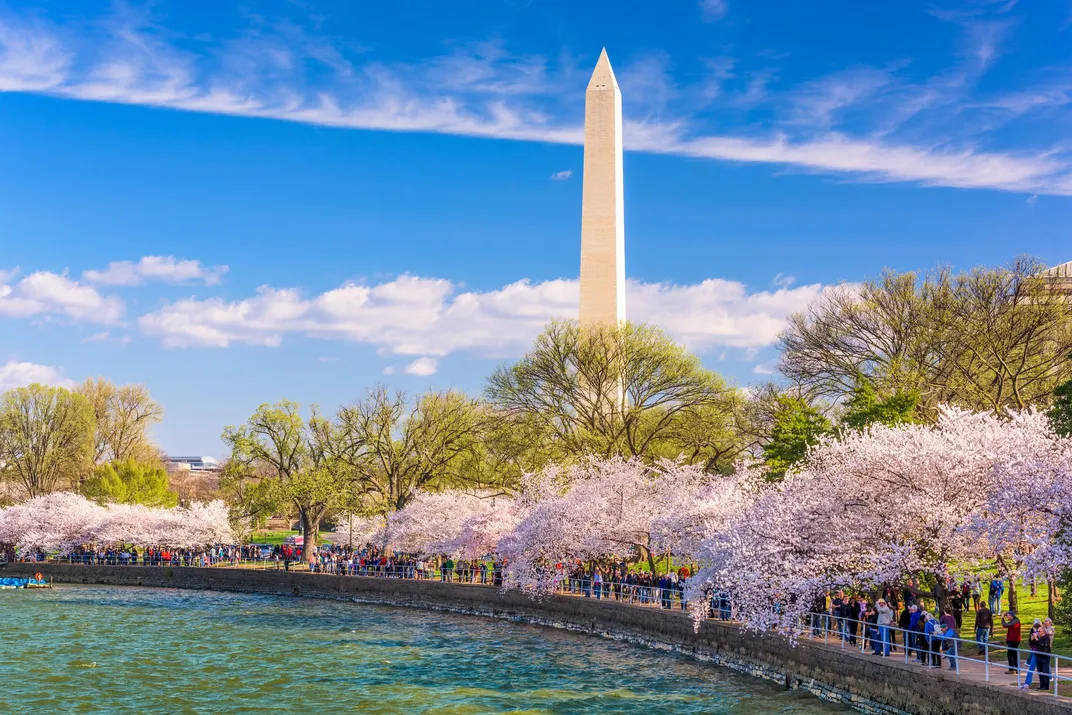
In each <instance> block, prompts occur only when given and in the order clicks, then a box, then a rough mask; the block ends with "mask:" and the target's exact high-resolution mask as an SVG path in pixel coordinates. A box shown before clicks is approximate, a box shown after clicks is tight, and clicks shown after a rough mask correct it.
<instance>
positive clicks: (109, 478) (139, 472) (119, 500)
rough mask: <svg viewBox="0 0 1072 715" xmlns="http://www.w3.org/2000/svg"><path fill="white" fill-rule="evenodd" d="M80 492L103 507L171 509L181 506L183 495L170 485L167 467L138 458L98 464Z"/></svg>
mask: <svg viewBox="0 0 1072 715" xmlns="http://www.w3.org/2000/svg"><path fill="white" fill-rule="evenodd" d="M79 492H80V493H81V494H82V496H85V497H88V498H90V499H92V500H93V501H95V502H98V503H100V504H141V505H143V506H149V507H165V508H170V507H173V506H176V505H178V503H179V495H178V494H177V493H176V492H174V491H172V490H171V489H170V488H169V486H168V474H167V471H166V470H165V469H164V465H162V464H160V463H159V462H139V461H137V460H135V459H124V460H122V461H117V462H109V463H107V464H101V465H98V466H97V467H96V468H95V469H94V470H93V473H92V474H91V475H90V476H89V478H87V479H86V480H84V481H83V482H82V486H81V488H80V489H79Z"/></svg>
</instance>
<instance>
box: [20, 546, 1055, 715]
mask: <svg viewBox="0 0 1072 715" xmlns="http://www.w3.org/2000/svg"><path fill="white" fill-rule="evenodd" d="M37 571H40V572H41V573H42V574H44V575H46V576H47V577H49V578H52V579H54V580H55V581H56V582H57V583H87V584H108V585H120V586H151V587H164V588H187V589H212V590H217V591H235V592H245V593H265V594H278V595H287V596H310V597H321V598H337V599H345V600H351V601H359V602H366V603H378V604H386V605H396V606H409V607H414V608H423V609H431V610H444V611H452V612H456V613H469V614H474V615H480V616H490V617H495V618H503V619H509V620H515V621H523V622H527V623H536V624H542V625H547V626H553V627H557V628H565V629H568V630H574V631H581V632H585V633H590V634H593V635H599V636H603V637H609V638H615V639H620V640H627V641H631V642H635V643H638V644H643V645H646V646H649V647H654V648H659V649H663V650H673V651H677V652H681V653H685V654H688V655H691V656H693V657H696V658H698V659H701V660H705V661H710V662H713V663H717V664H720V665H723V666H726V667H729V668H732V669H734V670H737V671H741V672H745V673H748V674H751V675H755V676H758V677H761V678H765V679H767V680H773V681H775V682H778V683H780V684H782V685H784V686H785V687H787V688H799V689H802V690H806V691H809V692H811V693H813V694H815V695H817V696H819V697H820V698H823V699H824V700H830V701H835V702H843V703H848V704H850V705H852V706H853V707H854V708H856V709H858V710H860V711H862V712H868V713H911V714H913V715H917V714H918V715H946V714H948V713H971V714H972V715H1057V714H1058V713H1060V714H1061V715H1069V714H1070V713H1072V706H1070V705H1069V704H1068V703H1066V702H1063V701H1059V700H1057V699H1055V698H1053V697H1052V696H1045V695H1038V694H1031V693H1027V692H1022V691H1019V690H1017V689H1015V688H1011V687H1009V686H1007V685H992V684H987V683H980V682H975V681H969V680H966V679H961V678H957V677H956V676H954V675H951V674H950V675H947V674H945V673H944V672H936V671H920V670H919V669H918V668H915V667H913V666H908V665H904V664H903V663H900V662H898V661H896V660H890V659H887V660H882V661H878V660H874V659H871V658H869V657H868V656H862V655H860V654H858V653H857V652H856V651H855V650H843V649H841V648H839V647H837V646H827V645H823V644H821V643H812V642H808V641H802V642H800V643H798V644H796V645H795V646H793V645H791V644H790V643H789V642H788V641H786V640H785V639H784V638H782V637H780V636H776V635H770V634H759V633H752V632H748V631H744V630H742V629H741V628H738V627H736V626H733V625H729V624H724V623H719V622H717V621H707V622H705V623H704V624H703V625H702V627H701V628H700V630H699V632H696V631H694V629H693V623H692V621H691V620H690V619H689V618H687V617H684V616H683V615H682V614H681V613H680V612H668V611H664V610H661V609H655V608H636V607H632V606H626V605H622V604H619V603H616V602H614V601H606V600H604V601H597V600H594V599H585V598H571V597H566V596H553V597H548V598H544V599H540V600H533V599H531V598H529V597H528V596H526V595H524V594H522V593H520V592H518V591H506V592H503V591H500V590H499V589H495V588H489V587H486V586H470V585H463V584H448V583H441V582H438V581H410V580H400V579H373V578H359V577H352V576H329V575H324V574H311V573H307V572H306V573H303V572H282V571H255V570H239V569H205V568H174V567H162V568H161V567H141V566H77V565H62V564H8V565H7V567H6V568H5V569H4V570H3V571H0V573H2V574H6V575H12V576H14V575H29V574H32V573H34V572H37Z"/></svg>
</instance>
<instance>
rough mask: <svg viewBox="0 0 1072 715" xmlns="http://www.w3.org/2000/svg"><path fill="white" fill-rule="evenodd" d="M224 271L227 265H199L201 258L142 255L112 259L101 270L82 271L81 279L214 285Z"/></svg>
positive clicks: (133, 283) (130, 283)
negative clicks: (135, 259) (137, 259)
mask: <svg viewBox="0 0 1072 715" xmlns="http://www.w3.org/2000/svg"><path fill="white" fill-rule="evenodd" d="M227 271H228V268H227V266H212V267H211V268H210V267H208V266H204V265H202V264H201V261H192V260H187V259H178V258H175V256H144V257H142V258H141V260H139V261H137V262H134V261H112V262H111V263H109V264H108V267H107V268H106V269H104V270H101V271H98V270H89V271H86V272H84V273H83V274H82V279H83V280H85V281H87V282H89V283H97V284H100V285H110V286H136V285H141V284H142V283H147V282H150V281H160V282H162V283H175V284H183V283H195V282H198V283H204V284H205V285H217V284H218V283H219V282H220V280H221V279H222V278H223V275H224V274H225V273H227Z"/></svg>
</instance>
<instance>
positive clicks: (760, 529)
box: [688, 408, 1055, 628]
mask: <svg viewBox="0 0 1072 715" xmlns="http://www.w3.org/2000/svg"><path fill="white" fill-rule="evenodd" d="M1052 439H1053V435H1052V433H1049V432H1048V431H1047V428H1046V426H1045V422H1044V420H1042V419H1041V418H1040V416H1039V415H1038V414H1036V413H1033V412H1025V413H1023V414H1016V415H1008V416H1000V417H999V416H997V415H993V414H988V413H970V412H966V411H963V410H957V409H950V408H945V409H942V411H941V413H940V417H939V419H938V422H937V423H936V424H935V425H929V426H923V425H900V426H896V427H889V426H884V425H874V426H872V427H870V428H868V429H867V430H864V431H862V432H849V433H846V434H843V435H841V436H840V437H837V438H828V439H826V440H824V441H823V442H821V443H820V444H819V445H818V446H816V447H815V448H813V450H812V451H811V453H810V454H809V459H808V466H807V467H806V468H805V469H803V470H802V471H798V472H793V471H790V472H789V474H788V475H787V478H786V480H785V481H784V483H782V484H780V485H778V486H777V487H774V488H771V489H770V490H768V491H767V492H765V493H764V494H762V495H761V496H760V497H759V498H758V499H756V500H755V502H754V503H753V504H752V505H751V507H750V508H748V509H747V510H745V511H743V512H741V513H740V514H738V515H737V516H736V517H734V518H732V519H731V520H730V522H729V524H728V525H727V526H726V527H725V528H724V529H722V530H715V531H713V532H712V533H710V534H709V535H708V537H707V538H706V539H704V540H703V541H702V548H701V560H702V562H703V563H704V565H705V567H704V568H703V569H702V570H701V572H700V573H699V574H698V575H697V576H698V578H696V579H694V580H693V582H692V584H691V585H690V589H689V594H688V595H689V597H690V598H692V599H696V600H699V599H701V598H703V597H704V592H705V589H707V588H712V587H717V588H723V589H728V590H729V591H730V592H731V593H732V594H733V598H734V601H735V604H736V606H737V609H738V614H739V616H741V617H742V618H744V619H745V620H746V621H747V622H749V623H750V624H751V625H753V626H755V627H759V628H772V627H779V626H791V625H792V624H794V623H795V622H796V619H797V618H798V617H799V616H800V615H802V614H803V613H805V612H806V611H807V610H808V609H809V608H810V607H811V605H812V603H813V600H814V598H815V597H816V596H818V595H820V594H821V593H822V592H823V591H824V590H827V589H830V588H835V587H838V586H854V587H860V588H870V587H874V586H878V585H880V584H882V583H887V582H892V581H896V580H900V579H902V578H904V577H906V576H913V577H916V578H918V579H920V581H921V582H922V583H926V587H927V588H928V589H929V590H927V591H926V592H925V594H924V595H928V596H932V597H934V598H936V599H938V600H939V601H942V600H943V599H944V597H945V595H946V591H945V588H946V582H947V580H948V578H949V576H950V575H955V574H953V572H955V571H956V570H957V569H961V568H970V567H971V566H973V565H980V564H992V563H993V561H994V559H995V558H996V557H997V556H998V555H999V554H1000V553H1002V552H1003V551H1005V550H1006V549H1009V548H1012V546H1011V544H1012V541H1013V537H1011V536H1007V535H1006V536H1002V531H1001V529H1002V528H1007V527H1003V526H1001V525H1000V523H999V522H1000V521H1001V519H1000V514H1001V504H1002V503H1003V502H1004V501H1006V500H1007V498H1008V497H1006V498H1003V497H1002V496H1001V494H1002V491H1001V490H1002V489H1005V488H1007V485H1006V483H1007V482H1008V481H1009V479H1008V476H1009V472H1008V470H1006V471H1002V470H1001V469H999V467H998V465H1000V464H1002V463H1004V462H1007V461H1008V460H1009V457H1010V455H1014V454H1021V453H1022V454H1025V455H1028V456H1030V455H1031V454H1050V452H1048V451H1047V448H1046V446H1045V442H1046V441H1047V440H1051V441H1052ZM1036 462H1037V460H1035V461H1032V460H1031V459H1029V458H1027V459H1024V460H1022V464H1021V466H1020V467H1016V468H1017V469H1020V470H1021V471H1020V478H1021V480H1024V479H1026V480H1027V481H1030V480H1031V478H1032V477H1031V476H1030V475H1031V474H1034V473H1035V472H1034V471H1033V470H1035V469H1036V467H1035V466H1032V465H1034V464H1036ZM1010 469H1012V467H1010ZM1021 488H1022V485H1021ZM1054 533H1055V532H1054V531H1053V525H1052V524H1049V525H1045V524H1044V525H1042V526H1041V527H1039V528H1038V529H1037V530H1036V531H1035V532H1033V534H1032V535H1031V537H1030V538H1032V539H1034V540H1035V541H1036V542H1041V541H1043V540H1044V539H1048V538H1051V537H1052V535H1053V534H1054ZM920 589H921V591H922V590H923V586H921V587H920ZM697 610H699V609H697Z"/></svg>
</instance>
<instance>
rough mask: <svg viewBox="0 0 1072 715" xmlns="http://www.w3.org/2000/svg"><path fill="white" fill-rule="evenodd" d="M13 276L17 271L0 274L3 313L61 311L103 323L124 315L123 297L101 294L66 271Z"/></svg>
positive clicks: (0, 309)
mask: <svg viewBox="0 0 1072 715" xmlns="http://www.w3.org/2000/svg"><path fill="white" fill-rule="evenodd" d="M14 277H15V273H14V271H7V274H6V276H0V316H6V317H9V318H29V317H33V316H52V315H59V316H64V317H66V318H70V319H72V320H75V321H80V322H89V323H103V324H111V323H117V322H119V320H120V319H121V318H122V317H123V311H124V305H123V301H121V300H120V299H119V298H116V297H114V296H104V295H101V294H100V293H99V292H97V290H96V289H95V288H93V287H92V286H87V285H83V284H81V283H79V282H78V281H76V280H72V279H70V278H68V277H67V275H66V274H65V273H63V274H60V273H51V272H49V271H38V272H36V273H31V274H29V275H27V276H25V277H24V278H22V279H21V280H19V281H17V282H15V281H14V280H13V279H14ZM5 279H6V280H5Z"/></svg>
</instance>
